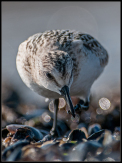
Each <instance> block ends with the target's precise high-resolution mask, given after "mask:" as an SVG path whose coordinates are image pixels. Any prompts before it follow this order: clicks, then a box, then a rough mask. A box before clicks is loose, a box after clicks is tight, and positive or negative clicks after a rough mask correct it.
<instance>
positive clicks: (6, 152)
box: [2, 140, 29, 160]
mask: <svg viewBox="0 0 122 163" xmlns="http://www.w3.org/2000/svg"><path fill="white" fill-rule="evenodd" d="M27 144H29V141H27V140H19V141H17V142H16V143H14V144H12V145H11V146H8V147H7V148H5V150H4V151H3V152H2V160H6V158H8V155H10V153H11V152H13V151H14V150H16V148H17V147H20V148H22V147H23V146H25V145H27ZM20 148H19V149H20Z"/></svg>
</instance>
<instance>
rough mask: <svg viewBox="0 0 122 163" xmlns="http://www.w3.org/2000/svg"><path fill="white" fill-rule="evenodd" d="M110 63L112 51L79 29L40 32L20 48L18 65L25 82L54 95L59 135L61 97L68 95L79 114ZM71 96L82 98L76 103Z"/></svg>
mask: <svg viewBox="0 0 122 163" xmlns="http://www.w3.org/2000/svg"><path fill="white" fill-rule="evenodd" d="M107 63H108V53H107V51H106V50H105V49H104V47H103V46H102V45H101V44H100V43H99V42H98V41H97V40H96V39H95V38H93V37H92V36H91V35H89V34H85V33H82V32H78V31H75V30H49V31H45V32H44V33H37V34H35V35H33V36H31V37H29V38H28V39H27V40H25V41H24V42H22V43H21V44H20V46H19V48H18V54H17V58H16V65H17V70H18V72H19V75H20V77H21V79H22V80H23V82H24V83H25V84H26V85H27V86H28V87H29V88H30V89H31V90H33V91H34V92H36V93H38V94H39V95H41V96H44V97H47V98H54V99H55V100H54V122H53V127H52V129H51V131H50V134H49V135H48V137H49V136H50V137H51V136H54V135H55V130H56V122H57V110H58V103H59V97H62V96H63V97H64V98H65V99H66V101H67V103H68V104H69V106H70V113H71V114H72V116H73V117H75V112H76V111H77V110H82V109H84V110H87V109H88V107H89V102H90V88H91V86H92V84H93V82H94V81H95V80H96V79H97V78H98V77H99V75H100V74H101V73H102V72H103V70H104V67H105V66H106V65H107ZM70 96H76V97H78V98H80V101H79V103H78V104H77V105H76V106H73V104H72V101H71V98H70Z"/></svg>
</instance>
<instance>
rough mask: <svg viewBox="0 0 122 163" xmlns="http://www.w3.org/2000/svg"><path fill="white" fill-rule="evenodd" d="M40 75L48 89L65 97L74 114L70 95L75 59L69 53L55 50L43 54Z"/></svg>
mask: <svg viewBox="0 0 122 163" xmlns="http://www.w3.org/2000/svg"><path fill="white" fill-rule="evenodd" d="M38 76H39V78H38V79H39V80H38V81H40V84H41V85H43V86H44V87H45V88H46V89H48V90H51V91H53V92H56V93H58V94H60V95H62V96H64V97H65V99H66V101H67V102H68V104H69V105H70V108H71V110H72V114H73V116H74V110H73V105H72V101H71V98H70V95H69V92H70V86H71V84H72V82H73V61H72V59H71V57H70V56H69V55H68V53H66V52H64V51H53V52H49V53H46V54H45V55H43V56H41V61H40V71H39V74H38Z"/></svg>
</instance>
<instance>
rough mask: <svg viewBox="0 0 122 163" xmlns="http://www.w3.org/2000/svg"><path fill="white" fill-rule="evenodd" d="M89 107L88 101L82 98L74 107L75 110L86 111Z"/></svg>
mask: <svg viewBox="0 0 122 163" xmlns="http://www.w3.org/2000/svg"><path fill="white" fill-rule="evenodd" d="M88 109H89V102H88V101H86V102H84V101H83V100H80V101H79V103H78V104H77V105H76V106H75V107H74V110H75V112H79V111H82V110H85V111H87V110H88Z"/></svg>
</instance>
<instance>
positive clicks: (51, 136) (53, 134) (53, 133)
mask: <svg viewBox="0 0 122 163" xmlns="http://www.w3.org/2000/svg"><path fill="white" fill-rule="evenodd" d="M57 137H58V135H57V132H56V131H55V130H54V129H53V128H52V129H51V130H50V133H49V134H48V135H46V136H45V137H44V138H43V139H42V140H41V141H40V142H45V141H49V140H54V139H55V138H57Z"/></svg>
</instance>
